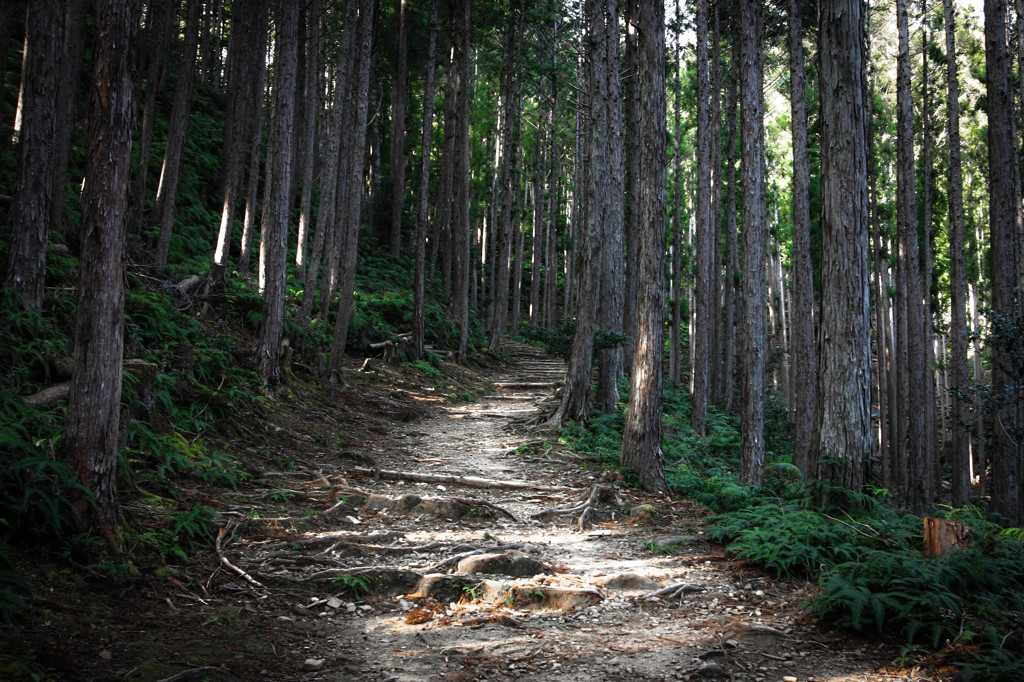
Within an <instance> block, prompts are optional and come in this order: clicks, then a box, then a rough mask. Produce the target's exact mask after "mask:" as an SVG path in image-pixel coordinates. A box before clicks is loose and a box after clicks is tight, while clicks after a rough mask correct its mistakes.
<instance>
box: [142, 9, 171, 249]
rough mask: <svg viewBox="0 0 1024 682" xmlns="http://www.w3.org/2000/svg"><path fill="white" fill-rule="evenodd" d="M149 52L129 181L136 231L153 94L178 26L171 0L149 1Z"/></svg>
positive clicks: (158, 87) (149, 140)
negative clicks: (135, 160) (135, 155)
mask: <svg viewBox="0 0 1024 682" xmlns="http://www.w3.org/2000/svg"><path fill="white" fill-rule="evenodd" d="M149 11H150V18H149V27H148V28H149V55H148V69H147V75H146V101H145V104H143V107H142V126H141V130H140V132H139V141H138V146H139V160H138V165H137V167H136V170H135V178H134V179H133V180H132V192H133V195H132V218H131V230H132V231H133V232H137V231H138V229H139V227H140V226H141V225H142V221H143V209H144V207H145V205H146V195H147V189H146V184H147V183H148V180H149V157H150V155H151V154H150V149H151V147H152V144H153V121H154V119H155V118H156V96H157V93H158V92H159V91H160V90H162V89H163V87H164V82H165V81H166V79H167V72H168V71H169V69H168V68H167V66H168V62H169V61H170V52H171V32H172V31H175V33H176V30H175V29H176V27H177V21H176V20H177V10H176V8H175V5H174V3H172V2H171V0H154V2H151V3H150V9H149Z"/></svg>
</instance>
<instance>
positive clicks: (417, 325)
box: [411, 0, 438, 360]
mask: <svg viewBox="0 0 1024 682" xmlns="http://www.w3.org/2000/svg"><path fill="white" fill-rule="evenodd" d="M437 4H438V0H430V20H429V25H430V32H429V35H428V38H427V73H426V76H425V77H424V85H423V136H422V140H423V141H422V143H421V144H420V150H421V151H420V180H419V190H418V191H417V195H416V196H417V205H416V242H415V244H414V245H413V246H414V249H415V254H416V256H415V260H416V265H415V267H416V271H415V275H414V281H413V313H412V358H411V359H412V360H419V359H420V358H422V357H423V337H424V331H425V330H424V321H423V312H424V310H423V309H424V301H425V299H426V296H425V294H426V274H427V228H428V227H429V223H430V151H431V147H432V146H433V142H432V140H433V132H434V100H435V99H436V98H437Z"/></svg>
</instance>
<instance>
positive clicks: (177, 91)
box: [153, 0, 202, 267]
mask: <svg viewBox="0 0 1024 682" xmlns="http://www.w3.org/2000/svg"><path fill="white" fill-rule="evenodd" d="M187 9H188V14H187V16H186V19H185V43H184V47H183V49H182V53H181V64H180V65H179V68H178V80H177V82H176V83H175V84H174V107H173V108H172V109H171V120H170V122H169V123H168V128H167V147H166V149H165V151H164V164H163V170H162V171H161V172H160V184H159V186H158V187H157V191H156V208H155V210H156V213H157V215H158V216H159V227H160V233H159V235H158V236H157V240H156V253H155V255H154V257H153V263H154V265H156V266H157V267H163V266H165V265H167V256H168V255H169V254H170V251H171V232H172V231H173V229H174V205H175V201H176V199H177V195H178V181H179V179H180V178H181V162H182V159H183V158H184V156H185V136H186V134H187V133H188V117H189V108H190V105H191V102H192V79H193V78H194V76H195V66H196V41H197V39H198V33H199V11H200V10H201V9H202V2H201V1H200V0H189V2H188V3H187Z"/></svg>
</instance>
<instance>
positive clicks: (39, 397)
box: [25, 381, 71, 407]
mask: <svg viewBox="0 0 1024 682" xmlns="http://www.w3.org/2000/svg"><path fill="white" fill-rule="evenodd" d="M70 390H71V382H70V381H65V382H64V383H61V384H56V385H54V386H47V387H46V388H44V389H42V390H41V391H36V392H35V393H33V394H32V395H29V396H25V404H26V405H28V406H29V407H44V406H46V405H49V404H50V403H53V402H56V401H58V400H61V399H63V398H67V397H68V392H69V391H70Z"/></svg>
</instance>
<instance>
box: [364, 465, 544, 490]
mask: <svg viewBox="0 0 1024 682" xmlns="http://www.w3.org/2000/svg"><path fill="white" fill-rule="evenodd" d="M350 473H353V474H357V475H360V476H369V477H372V478H383V479H387V480H389V481H420V482H424V483H446V484H448V485H462V486H466V487H467V488H505V489H511V490H564V488H552V487H551V486H546V485H540V484H538V483H528V482H526V481H496V480H493V479H488V478H477V477H476V476H449V475H446V474H422V473H416V472H412V471H390V470H387V469H364V468H362V467H357V468H355V469H350Z"/></svg>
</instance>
